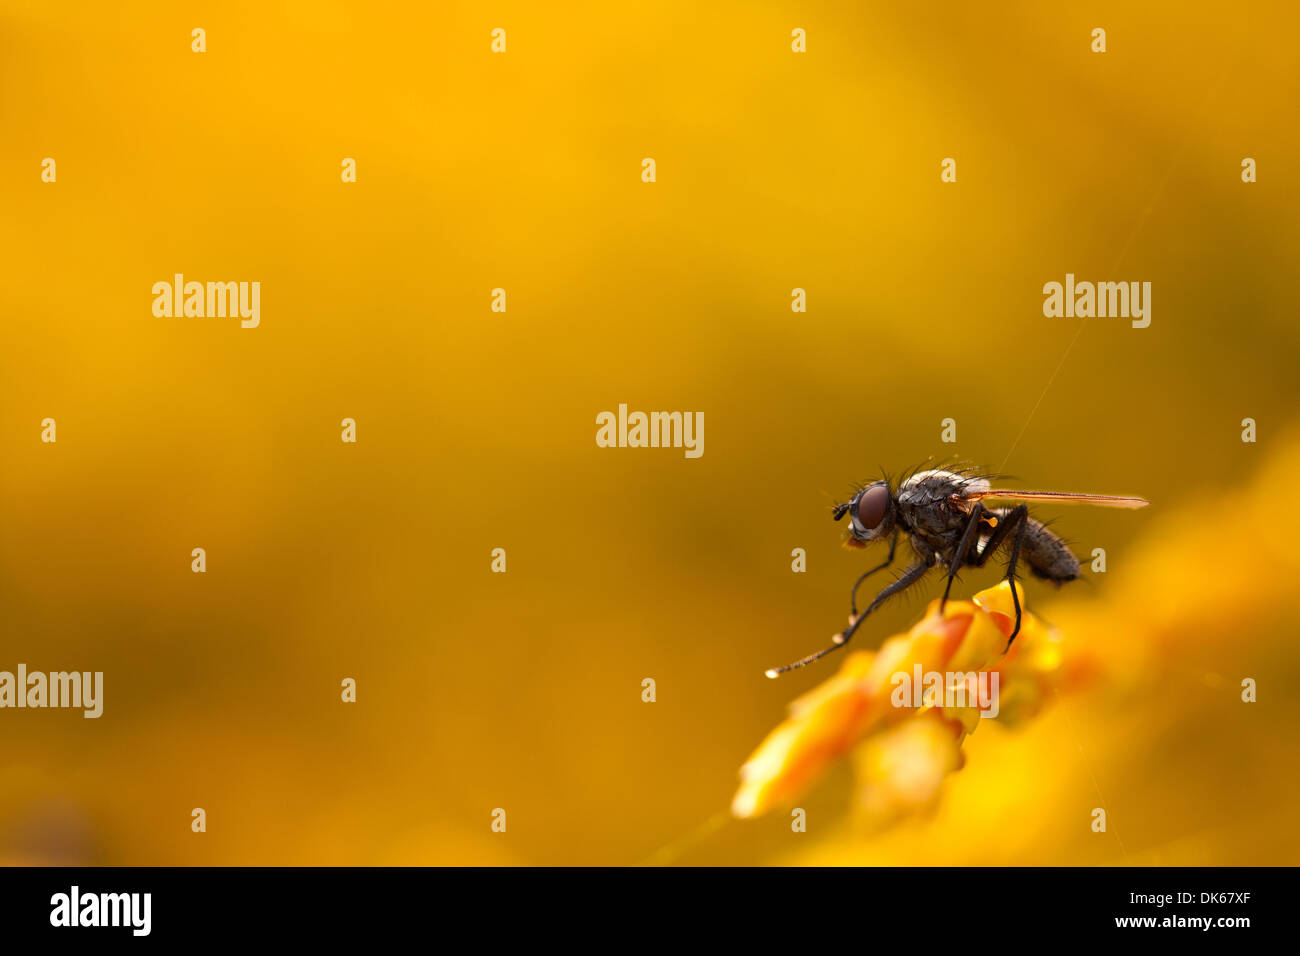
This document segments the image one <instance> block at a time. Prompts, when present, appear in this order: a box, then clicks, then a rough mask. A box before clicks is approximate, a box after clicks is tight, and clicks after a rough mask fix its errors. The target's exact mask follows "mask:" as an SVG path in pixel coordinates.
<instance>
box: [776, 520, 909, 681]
mask: <svg viewBox="0 0 1300 956" xmlns="http://www.w3.org/2000/svg"><path fill="white" fill-rule="evenodd" d="M912 540H913V544H914V545H915V544H916V539H915V538H914V539H912ZM917 553H918V556H919V560H918V561H917V563H916V564H914V565H912V566H911V567H910V568H908V569H907V570H906V571H904V572H903V573H902V574H900V575H899V576H898V579H897V580H896V581H894V582H893V583H892V584H889V585H887V586H886V587H885V588H884V589H883V590H882V591H881V592H880V593H879V594H877V595H876V596H875V598H874V599H873V600H872V602H871V603H870V604H868V605H867V608H866V610H865V611H863V612H862V614H861V615H859V616H858V617H856V618H854V619H853V620H852V621H850V622H849V626H848V627H846V628H845V629H844V630H843V631H842V632H840V633H839V634H836V635H835V637H834V638H833V639H832V640H833V641H834V643H833V644H831V646H830V647H827V648H824V649H823V650H820V651H818V652H817V653H815V654H809V655H808V656H807V657H801V658H800V659H799V660H797V661H795V662H794V663H793V664H786V665H785V666H784V667H774V668H772V669H771V670H769V671H768V672H767V676H768V677H777V676H779V675H781V674H784V673H785V672H786V671H792V670H796V669H797V668H800V667H807V666H808V665H809V664H811V663H812V662H813V661H819V660H821V659H822V658H823V657H825V656H826V655H827V654H829V653H831V652H832V651H837V650H839V649H840V648H841V647H843V646H844V645H845V644H847V643H848V642H849V641H851V640H852V639H853V635H854V633H856V632H857V629H858V627H859V625H861V624H862V622H863V621H865V620H866V619H867V615H868V614H870V613H871V612H872V611H874V610H875V609H876V608H878V607H880V605H882V604H884V603H885V601H887V600H888V599H889V598H891V597H892V596H893V595H895V594H897V593H898V592H899V591H902V590H904V589H905V588H909V587H911V586H912V585H913V584H915V583H916V582H917V581H919V580H921V578H922V577H923V576H924V575H925V572H926V571H929V570H930V569H931V568H932V567H934V563H935V558H934V552H933V551H930V550H929V548H925V549H924V551H922V550H920V549H919V548H918V552H917Z"/></svg>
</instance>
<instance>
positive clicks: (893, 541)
mask: <svg viewBox="0 0 1300 956" xmlns="http://www.w3.org/2000/svg"><path fill="white" fill-rule="evenodd" d="M897 547H898V529H897V528H895V529H894V536H893V537H892V538H890V539H889V557H887V558H885V560H884V562H883V563H881V564H878V565H876V566H875V567H874V568H872V569H871V570H870V571H863V572H862V575H861V576H860V577H859V578H858V579H857V580H856V581H854V582H853V590H852V591H851V592H849V617H850V618H855V617H857V616H858V588H859V587H861V586H862V582H863V581H865V580H866V579H867V578H869V577H870V576H871V575H873V574H875V573H876V572H877V571H883V570H884V569H885V568H887V567H889V566H890V565H891V564H893V563H894V550H895V549H896V548H897Z"/></svg>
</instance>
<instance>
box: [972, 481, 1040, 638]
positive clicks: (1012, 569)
mask: <svg viewBox="0 0 1300 956" xmlns="http://www.w3.org/2000/svg"><path fill="white" fill-rule="evenodd" d="M1028 518H1029V507H1028V506H1027V505H1017V506H1016V507H1014V508H1012V509H1011V510H1010V511H1008V512H1007V513H1006V514H1005V515H1003V516H1002V517H1001V519H1000V520H999V521H998V526H997V528H996V529H995V530H994V532H993V534H991V535H990V536H989V539H988V540H987V541H986V542H984V547H983V548H981V549H980V553H979V554H978V555H976V556H975V557H973V558H971V562H970V563H971V564H972V565H973V566H974V567H977V568H982V567H983V566H984V562H985V561H987V560H988V559H989V558H990V557H991V556H992V554H993V552H995V551H997V549H998V548H999V547H1000V546H1001V545H1002V542H1003V541H1005V540H1006V539H1007V536H1008V535H1011V534H1012V533H1013V532H1014V534H1015V537H1014V538H1012V539H1011V560H1009V561H1008V562H1007V581H1009V582H1010V583H1011V603H1012V604H1014V605H1015V607H1016V626H1015V627H1013V628H1012V629H1011V636H1010V637H1009V638H1007V647H1006V650H1005V651H1003V653H1004V654H1005V653H1006V651H1009V650H1011V642H1012V641H1014V640H1015V639H1016V635H1017V634H1019V633H1020V595H1019V594H1018V593H1017V592H1016V562H1017V561H1019V560H1020V543H1021V541H1023V540H1024V537H1025V527H1026V525H1027V523H1028Z"/></svg>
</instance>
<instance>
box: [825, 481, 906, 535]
mask: <svg viewBox="0 0 1300 956" xmlns="http://www.w3.org/2000/svg"><path fill="white" fill-rule="evenodd" d="M896 507H897V505H896V503H895V501H894V496H893V494H892V493H891V492H890V490H889V482H887V481H877V482H874V483H872V484H870V485H867V486H866V487H865V488H863V489H862V490H861V491H859V492H858V493H857V494H856V495H854V496H853V498H852V500H851V501H849V502H848V503H847V504H841V505H836V506H835V511H834V516H835V520H836V521H839V520H840V519H841V518H843V517H844V516H845V515H848V516H849V526H848V528H846V529H845V533H844V546H845V547H847V548H865V547H866V546H867V545H868V544H870V543H871V542H872V541H879V540H880V539H881V538H887V537H889V536H890V535H891V534H892V533H893V531H894V516H895V511H896Z"/></svg>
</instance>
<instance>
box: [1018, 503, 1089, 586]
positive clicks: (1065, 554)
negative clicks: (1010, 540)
mask: <svg viewBox="0 0 1300 956" xmlns="http://www.w3.org/2000/svg"><path fill="white" fill-rule="evenodd" d="M1020 557H1021V559H1022V560H1023V561H1024V562H1025V563H1026V564H1028V565H1029V569H1030V571H1032V572H1033V573H1034V575H1035V576H1036V577H1040V578H1046V579H1047V580H1049V581H1057V582H1065V581H1073V580H1074V579H1075V578H1077V577H1078V576H1079V559H1078V558H1076V557H1075V556H1074V555H1073V554H1072V553H1071V551H1070V549H1069V548H1068V547H1066V545H1065V542H1064V541H1062V540H1061V539H1060V538H1058V537H1057V536H1056V535H1054V534H1053V533H1052V532H1051V531H1049V530H1048V529H1047V527H1046V526H1045V525H1044V524H1043V523H1042V522H1041V521H1035V520H1034V519H1033V518H1026V519H1025V536H1024V539H1023V540H1022V541H1021V543H1020Z"/></svg>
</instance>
